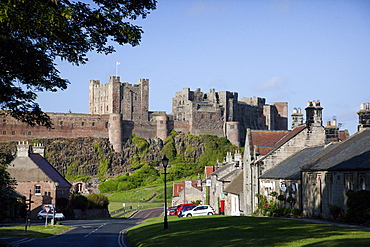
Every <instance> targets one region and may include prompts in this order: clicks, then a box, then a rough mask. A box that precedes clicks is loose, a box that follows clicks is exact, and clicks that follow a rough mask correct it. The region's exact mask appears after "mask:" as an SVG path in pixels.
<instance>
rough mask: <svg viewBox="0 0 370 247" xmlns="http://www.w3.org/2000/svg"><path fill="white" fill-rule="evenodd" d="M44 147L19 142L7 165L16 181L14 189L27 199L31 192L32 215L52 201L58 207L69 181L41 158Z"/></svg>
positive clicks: (67, 196) (65, 194) (66, 198)
mask: <svg viewBox="0 0 370 247" xmlns="http://www.w3.org/2000/svg"><path fill="white" fill-rule="evenodd" d="M44 150H45V149H44V147H43V146H41V145H35V146H30V145H29V144H28V143H24V142H23V143H19V144H18V145H17V154H16V158H15V159H14V160H13V161H12V162H11V163H10V164H9V166H8V168H7V171H8V172H9V174H10V176H11V177H13V178H14V179H15V180H16V181H17V186H16V188H15V190H16V191H17V192H18V193H20V194H21V195H23V196H25V197H26V198H27V199H30V198H29V197H30V195H31V200H32V201H33V203H32V204H31V217H32V218H35V217H36V215H37V213H38V212H39V211H40V210H41V209H42V206H43V205H44V204H54V205H55V207H56V208H57V209H58V208H59V207H61V206H62V204H66V203H67V202H68V200H69V190H70V188H71V184H70V183H69V182H68V181H67V180H66V179H65V178H64V177H63V176H62V175H61V174H60V173H59V172H58V171H57V170H56V169H55V168H54V167H53V166H52V165H51V164H50V163H49V162H48V161H47V160H46V159H45V158H44ZM63 200H64V202H63Z"/></svg>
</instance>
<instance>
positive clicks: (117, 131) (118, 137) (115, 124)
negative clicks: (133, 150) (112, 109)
mask: <svg viewBox="0 0 370 247" xmlns="http://www.w3.org/2000/svg"><path fill="white" fill-rule="evenodd" d="M108 135H109V141H110V143H111V144H112V145H113V149H114V151H116V152H118V153H119V152H122V143H123V133H122V121H121V114H119V113H112V114H110V116H109V127H108Z"/></svg>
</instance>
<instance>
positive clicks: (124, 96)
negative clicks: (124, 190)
mask: <svg viewBox="0 0 370 247" xmlns="http://www.w3.org/2000/svg"><path fill="white" fill-rule="evenodd" d="M148 109H149V80H148V79H139V80H138V84H129V83H127V82H121V81H120V77H118V76H110V77H109V79H108V83H106V84H101V83H100V81H99V80H90V84H89V114H75V113H48V115H49V116H50V117H51V120H52V122H53V124H54V125H53V129H50V130H47V129H45V128H44V127H40V126H35V127H31V126H28V125H27V124H25V123H21V122H19V121H17V120H15V119H13V118H11V117H5V116H3V117H2V120H1V121H2V125H1V132H0V141H19V140H24V139H32V138H55V137H67V138H73V137H98V138H109V140H110V142H111V144H112V145H113V147H114V150H116V151H117V152H121V151H122V144H123V143H124V142H125V141H126V140H128V139H130V138H131V135H132V134H135V135H138V136H141V137H144V138H151V139H154V138H160V139H162V140H164V139H166V138H167V135H168V133H169V132H170V131H171V130H175V131H178V132H186V133H190V134H193V135H202V134H210V135H217V136H220V137H221V136H224V137H227V138H228V139H229V140H230V141H231V142H232V143H233V144H235V145H237V146H242V145H244V142H245V134H246V129H247V128H250V129H260V130H286V129H287V125H288V118H287V115H288V114H287V112H288V103H287V102H277V103H271V104H267V103H266V101H265V99H264V98H259V97H252V98H242V99H240V100H239V99H238V93H236V92H229V91H222V92H216V91H215V89H211V90H210V91H209V93H203V92H201V91H200V89H196V90H195V91H190V89H189V88H184V89H183V90H182V91H181V92H177V93H176V95H175V97H174V98H173V99H172V113H170V114H166V112H164V111H156V112H150V111H149V110H148Z"/></svg>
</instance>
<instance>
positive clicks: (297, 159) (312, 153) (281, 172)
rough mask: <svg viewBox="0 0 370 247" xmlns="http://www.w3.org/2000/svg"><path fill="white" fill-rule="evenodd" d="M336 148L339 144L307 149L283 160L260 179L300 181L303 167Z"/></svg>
mask: <svg viewBox="0 0 370 247" xmlns="http://www.w3.org/2000/svg"><path fill="white" fill-rule="evenodd" d="M335 146H337V144H331V145H327V146H316V147H310V148H305V149H303V150H301V151H299V152H297V153H295V154H294V155H292V156H290V157H289V158H287V159H285V160H283V161H282V162H280V163H279V164H278V165H277V166H275V167H273V168H271V169H270V170H268V171H267V172H266V173H264V174H263V175H262V176H260V178H265V179H268V178H270V179H288V180H298V179H300V178H301V169H300V167H301V166H303V165H305V164H307V163H308V162H310V161H311V160H312V159H314V158H316V157H318V156H319V155H321V154H322V153H324V152H326V151H328V150H330V149H332V148H334V147H335Z"/></svg>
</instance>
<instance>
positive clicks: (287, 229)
mask: <svg viewBox="0 0 370 247" xmlns="http://www.w3.org/2000/svg"><path fill="white" fill-rule="evenodd" d="M127 238H128V241H129V243H131V244H132V246H142V247H143V246H177V247H185V246H222V247H227V246H229V247H232V246H345V247H348V246H356V247H360V246H369V243H370V232H369V231H361V230H355V229H349V228H341V227H336V226H330V225H323V224H312V223H307V222H303V221H296V220H288V219H278V218H262V217H243V216H242V217H232V216H211V217H209V216H206V217H193V218H181V219H179V218H177V217H169V229H167V230H163V218H162V217H159V218H153V219H150V220H149V221H148V222H147V223H145V224H141V225H138V226H136V227H134V228H132V229H130V230H129V231H128V233H127Z"/></svg>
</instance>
